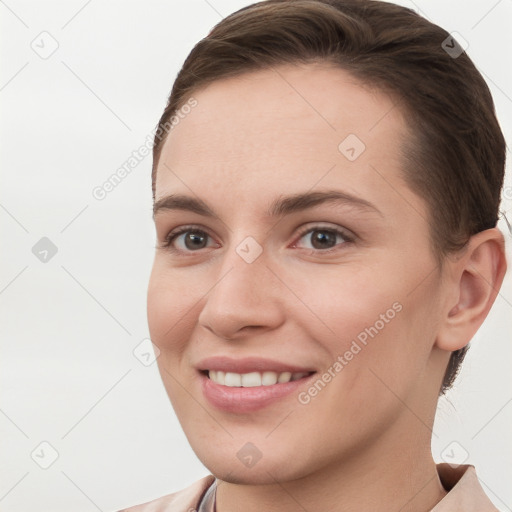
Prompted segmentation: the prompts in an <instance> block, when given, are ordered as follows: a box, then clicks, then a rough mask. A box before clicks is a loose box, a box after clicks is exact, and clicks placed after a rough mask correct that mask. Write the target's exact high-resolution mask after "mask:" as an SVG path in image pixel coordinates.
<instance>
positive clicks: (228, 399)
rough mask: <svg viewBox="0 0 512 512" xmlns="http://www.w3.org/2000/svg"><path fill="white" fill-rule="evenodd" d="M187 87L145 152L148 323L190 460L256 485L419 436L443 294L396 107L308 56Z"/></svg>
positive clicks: (426, 439)
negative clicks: (182, 102) (150, 195)
mask: <svg viewBox="0 0 512 512" xmlns="http://www.w3.org/2000/svg"><path fill="white" fill-rule="evenodd" d="M193 96H194V98H195V100H196V102H197V104H196V103H195V102H193V105H195V106H193V107H191V108H190V109H188V108H187V109H186V110H184V111H183V112H182V117H181V119H180V121H179V123H178V124H177V125H176V126H175V127H174V128H173V129H172V131H171V132H170V133H169V136H168V138H167V141H166V143H165V145H164V147H163V151H162V154H161V157H160V161H159V165H158V173H157V179H156V200H155V204H156V206H157V207H158V208H156V213H155V223H156V231H157V249H156V254H155V260H154V266H153V270H152V274H151V279H150V283H149V289H148V321H149V328H150V334H151V339H152V341H153V343H154V344H155V345H156V346H158V348H159V350H160V356H159V358H158V366H159V370H160V373H161V376H162V379H163V382H164V385H165V387H166V390H167V393H168V395H169V397H170V399H171V401H172V404H173V406H174V408H175V411H176V414H177V416H178V418H179V420H180V423H181V425H182V427H183V429H184V432H185V434H186V435H187V437H188V439H189V442H190V444H191V446H192V448H193V449H194V451H195V452H196V454H197V455H198V457H199V458H200V459H201V461H202V462H203V463H204V464H205V466H206V467H207V468H208V469H209V470H210V471H211V472H212V473H214V474H215V475H216V476H217V477H219V478H221V479H224V480H229V481H235V482H246V483H248V482H253V483H265V482H267V483H268V482H274V481H275V480H279V481H285V480H289V479H296V478H301V477H304V476H307V475H308V474H311V473H314V472H319V471H322V470H323V469H327V468H328V467H329V465H332V464H343V463H344V462H347V463H348V462H349V461H350V460H351V457H352V455H353V454H357V456H358V460H364V456H365V454H368V457H369V459H368V461H370V460H371V459H370V454H371V453H373V454H375V453H377V451H378V453H379V457H381V458H383V459H385V458H386V457H388V456H389V457H392V455H393V450H395V451H396V450H398V449H400V447H401V446H402V447H403V446H404V443H408V444H410V445H411V450H413V451H414V450H425V449H430V435H431V432H430V430H429V428H428V425H431V423H432V421H433V415H434V412H435V405H436V399H437V393H438V390H439V386H440V383H441V380H442V375H443V373H444V369H445V367H446V364H447V362H448V357H449V355H450V354H449V353H448V352H445V351H441V350H439V349H438V348H437V347H436V346H435V342H436V329H437V327H438V325H439V318H440V311H441V310H442V309H443V308H445V307H446V299H445V295H446V291H444V290H443V282H444V281H443V279H442V276H441V273H440V270H439V269H438V268H437V265H436V262H435V258H434V256H433V253H432V251H431V249H430V244H429V234H428V233H429V231H428V224H427V218H428V214H427V208H426V205H425V203H424V202H423V201H422V200H421V199H420V198H419V197H418V196H417V195H415V194H414V193H413V192H412V191H411V190H410V189H409V187H408V186H407V185H406V184H405V182H404V181H403V179H402V178H401V177H400V173H401V168H402V161H401V157H400V142H401V140H402V138H404V137H406V136H407V130H406V127H405V123H404V120H403V118H402V115H401V112H400V110H399V108H397V107H395V106H394V104H393V102H392V101H391V100H390V99H389V98H388V97H387V96H385V95H383V94H382V93H379V92H375V91H370V90H369V89H368V88H365V87H363V86H362V85H361V84H359V83H358V82H357V81H356V80H355V79H354V78H353V77H351V76H350V75H349V74H347V73H346V72H345V71H342V70H340V69H335V68H333V67H329V66H327V65H323V66H322V65H319V64H309V65H304V66H301V67H295V66H289V65H286V66H281V67H278V68H277V69H275V70H264V71H257V72H252V73H248V74H245V75H243V76H240V77H236V78H230V79H226V80H221V81H217V82H215V83H213V84H211V85H209V86H208V87H206V88H204V89H201V90H199V91H197V92H196V94H194V95H193ZM187 112H188V113H187ZM327 193H330V194H331V195H330V196H328V195H327ZM336 195H337V197H335V196H336ZM170 196H176V197H174V199H175V200H174V201H171V199H169V198H170ZM177 196H180V198H178V197H177ZM183 196H186V198H187V199H186V200H184V199H183ZM302 196H304V197H302ZM329 197H330V199H328V198H329ZM178 199H179V200H178ZM206 208H207V211H203V210H206ZM182 228H183V229H184V230H185V232H184V233H181V234H177V235H176V236H175V237H174V238H173V239H172V240H171V241H170V245H169V246H168V247H166V246H165V243H166V237H168V235H169V234H171V236H172V235H173V234H175V233H176V232H177V231H179V230H181V229H182ZM208 370H212V373H211V375H210V376H211V377H212V378H209V377H208ZM213 372H215V373H213ZM219 372H220V373H219ZM312 372H314V373H312ZM290 374H291V375H290ZM241 375H242V376H241ZM290 378H291V379H292V380H290ZM276 379H277V380H278V381H277V382H276ZM222 382H224V384H222ZM408 449H409V448H408Z"/></svg>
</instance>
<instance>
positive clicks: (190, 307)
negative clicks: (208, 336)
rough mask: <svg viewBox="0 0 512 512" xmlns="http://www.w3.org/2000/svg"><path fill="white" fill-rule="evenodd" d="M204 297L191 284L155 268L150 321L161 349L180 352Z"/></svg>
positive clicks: (150, 287)
mask: <svg viewBox="0 0 512 512" xmlns="http://www.w3.org/2000/svg"><path fill="white" fill-rule="evenodd" d="M200 296H201V295H197V293H195V292H194V291H193V289H192V288H191V284H190V282H189V281H188V282H187V281H186V280H182V279H180V278H179V274H177V273H173V274H171V273H170V272H169V271H166V270H161V269H160V268H159V265H158V264H157V263H156V264H155V266H154V267H153V271H152V273H151V277H150V280H149V285H148V291H147V319H148V326H149V331H150V334H151V339H152V341H153V343H155V344H156V345H158V347H159V348H160V350H162V351H166V350H171V351H174V350H179V349H180V345H182V344H183V343H184V342H185V340H186V339H187V336H186V335H187V332H188V331H189V330H190V329H191V328H192V325H193V315H194V314H195V313H194V306H195V305H196V306H197V300H198V298H199V297H200Z"/></svg>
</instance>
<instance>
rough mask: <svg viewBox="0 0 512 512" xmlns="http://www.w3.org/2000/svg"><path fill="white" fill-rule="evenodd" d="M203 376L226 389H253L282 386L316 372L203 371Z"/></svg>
mask: <svg viewBox="0 0 512 512" xmlns="http://www.w3.org/2000/svg"><path fill="white" fill-rule="evenodd" d="M201 373H202V374H203V375H205V376H206V377H208V378H209V379H210V380H211V381H212V382H215V383H216V384H220V385H222V386H227V387H237V388H240V387H242V388H253V387H257V386H273V385H275V384H284V383H287V382H293V381H296V380H300V379H303V378H305V377H309V376H310V375H313V373H316V372H293V373H292V372H272V371H266V372H250V373H235V372H224V371H221V370H203V371H201Z"/></svg>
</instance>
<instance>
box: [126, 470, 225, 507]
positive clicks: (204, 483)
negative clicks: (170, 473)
mask: <svg viewBox="0 0 512 512" xmlns="http://www.w3.org/2000/svg"><path fill="white" fill-rule="evenodd" d="M214 480H215V477H214V476H213V475H208V476H205V477H203V478H201V479H200V480H197V481H196V482H194V483H193V484H192V485H189V486H188V487H186V488H185V489H181V490H180V491H177V492H173V493H172V494H166V495H165V496H161V497H160V498H156V499H154V500H152V501H148V502H146V503H141V504H140V505H135V506H133V507H129V508H124V509H122V510H119V511H118V512H171V511H172V512H196V509H197V506H198V504H199V501H200V500H201V498H202V496H203V495H204V493H205V492H206V491H207V489H208V487H210V485H211V484H212V483H213V481H214Z"/></svg>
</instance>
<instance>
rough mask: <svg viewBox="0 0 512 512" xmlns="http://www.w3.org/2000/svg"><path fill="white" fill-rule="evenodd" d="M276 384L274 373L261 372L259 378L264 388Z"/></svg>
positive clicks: (275, 374)
mask: <svg viewBox="0 0 512 512" xmlns="http://www.w3.org/2000/svg"><path fill="white" fill-rule="evenodd" d="M276 382H277V373H276V372H263V375H262V376H261V383H262V384H263V385H264V386H272V384H275V383H276Z"/></svg>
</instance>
